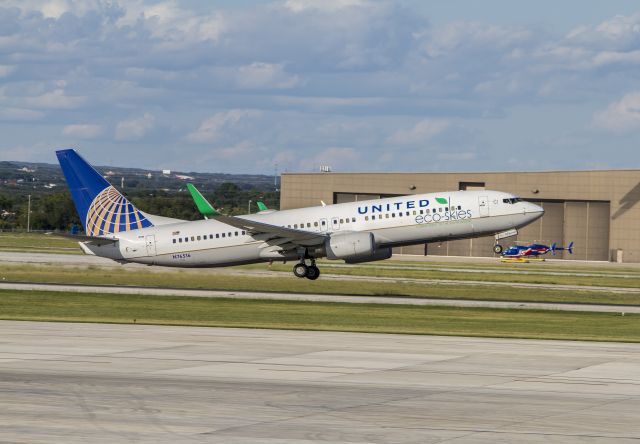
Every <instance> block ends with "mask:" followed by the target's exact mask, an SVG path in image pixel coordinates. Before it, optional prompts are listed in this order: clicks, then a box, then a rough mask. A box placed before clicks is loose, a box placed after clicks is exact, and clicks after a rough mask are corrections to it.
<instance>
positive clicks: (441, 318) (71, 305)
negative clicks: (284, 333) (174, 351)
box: [0, 291, 640, 342]
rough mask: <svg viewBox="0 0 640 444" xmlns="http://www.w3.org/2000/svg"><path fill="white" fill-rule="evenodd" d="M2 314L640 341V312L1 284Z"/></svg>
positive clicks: (49, 318)
mask: <svg viewBox="0 0 640 444" xmlns="http://www.w3.org/2000/svg"><path fill="white" fill-rule="evenodd" d="M0 319H5V320H35V321H65V322H108V323H140V324H159V325H192V326H211V327H213V326H216V327H252V328H277V329H300V330H333V331H353V332H371V333H411V334H434V335H455V336H489V337H507V338H537V339H569V340H589V341H592V340H597V341H628V342H640V315H626V316H621V315H619V314H606V313H578V312H555V311H539V310H501V309H470V308H451V307H415V306H390V305H377V304H371V305H369V304H364V305H360V304H358V305H353V304H340V303H316V302H295V301H291V302H290V301H264V300H236V299H203V298H189V297H179V298H178V297H153V296H138V295H96V294H79V293H54V292H14V291H0Z"/></svg>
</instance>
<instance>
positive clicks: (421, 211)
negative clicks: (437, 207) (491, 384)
mask: <svg viewBox="0 0 640 444" xmlns="http://www.w3.org/2000/svg"><path fill="white" fill-rule="evenodd" d="M427 211H429V210H427ZM420 214H424V210H420ZM427 214H428V213H427Z"/></svg>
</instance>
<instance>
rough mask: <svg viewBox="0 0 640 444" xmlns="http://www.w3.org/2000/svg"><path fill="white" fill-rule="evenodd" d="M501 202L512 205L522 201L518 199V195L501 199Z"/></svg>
mask: <svg viewBox="0 0 640 444" xmlns="http://www.w3.org/2000/svg"><path fill="white" fill-rule="evenodd" d="M502 202H504V203H506V204H509V205H513V204H514V203H518V202H522V199H520V198H519V197H511V198H509V199H502Z"/></svg>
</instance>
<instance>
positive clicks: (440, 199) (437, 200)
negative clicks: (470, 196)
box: [436, 197, 447, 205]
mask: <svg viewBox="0 0 640 444" xmlns="http://www.w3.org/2000/svg"><path fill="white" fill-rule="evenodd" d="M436 202H438V203H439V204H443V205H444V204H446V203H447V199H445V198H444V197H436Z"/></svg>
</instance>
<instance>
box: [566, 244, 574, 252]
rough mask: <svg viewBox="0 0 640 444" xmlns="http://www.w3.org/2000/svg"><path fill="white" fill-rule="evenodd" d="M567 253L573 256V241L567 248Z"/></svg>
mask: <svg viewBox="0 0 640 444" xmlns="http://www.w3.org/2000/svg"><path fill="white" fill-rule="evenodd" d="M567 251H569V254H573V241H571V242H569V246H568V247H567Z"/></svg>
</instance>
